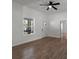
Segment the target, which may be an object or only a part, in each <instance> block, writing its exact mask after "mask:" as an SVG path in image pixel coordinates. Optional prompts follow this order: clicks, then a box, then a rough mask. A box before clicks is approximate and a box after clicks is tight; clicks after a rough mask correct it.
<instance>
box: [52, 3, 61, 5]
mask: <svg viewBox="0 0 79 59" xmlns="http://www.w3.org/2000/svg"><path fill="white" fill-rule="evenodd" d="M52 5H60V3H53V4H52Z"/></svg>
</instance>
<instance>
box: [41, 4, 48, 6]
mask: <svg viewBox="0 0 79 59" xmlns="http://www.w3.org/2000/svg"><path fill="white" fill-rule="evenodd" d="M40 6H49V4H40Z"/></svg>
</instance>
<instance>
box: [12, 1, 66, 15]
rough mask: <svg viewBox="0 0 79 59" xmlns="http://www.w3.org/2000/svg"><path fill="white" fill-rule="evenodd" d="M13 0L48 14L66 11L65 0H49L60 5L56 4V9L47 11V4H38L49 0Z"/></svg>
mask: <svg viewBox="0 0 79 59" xmlns="http://www.w3.org/2000/svg"><path fill="white" fill-rule="evenodd" d="M13 1H15V2H18V3H20V4H22V5H26V6H27V7H29V8H32V9H36V10H39V11H41V12H44V13H49V14H52V13H57V12H66V11H67V0H50V1H54V2H60V5H58V6H56V7H57V8H58V10H57V11H56V10H54V9H53V8H52V9H49V10H48V11H47V10H46V8H47V6H40V4H43V3H47V2H48V1H49V0H13Z"/></svg>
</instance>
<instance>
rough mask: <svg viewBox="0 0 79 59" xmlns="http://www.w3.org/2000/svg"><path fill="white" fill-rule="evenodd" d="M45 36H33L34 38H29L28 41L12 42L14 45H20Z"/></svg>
mask: <svg viewBox="0 0 79 59" xmlns="http://www.w3.org/2000/svg"><path fill="white" fill-rule="evenodd" d="M41 38H43V37H37V38H32V39H29V40H26V41H21V42H18V43H16V44H12V47H14V46H18V45H21V44H24V43H28V42H31V41H34V40H39V39H41Z"/></svg>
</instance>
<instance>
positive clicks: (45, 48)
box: [12, 37, 67, 59]
mask: <svg viewBox="0 0 79 59" xmlns="http://www.w3.org/2000/svg"><path fill="white" fill-rule="evenodd" d="M12 59H67V40H66V39H63V40H60V39H58V38H52V37H45V38H42V39H39V40H36V41H33V42H30V43H26V44H22V45H19V46H16V47H13V48H12Z"/></svg>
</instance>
